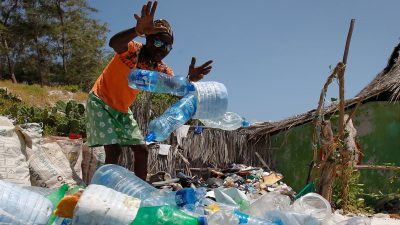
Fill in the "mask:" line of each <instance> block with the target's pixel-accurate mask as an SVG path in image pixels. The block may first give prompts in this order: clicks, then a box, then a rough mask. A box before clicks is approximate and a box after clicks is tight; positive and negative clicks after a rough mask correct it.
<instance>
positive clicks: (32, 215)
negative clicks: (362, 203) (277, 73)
mask: <svg viewBox="0 0 400 225" xmlns="http://www.w3.org/2000/svg"><path fill="white" fill-rule="evenodd" d="M103 164H104V149H102V148H88V147H87V146H85V145H84V144H83V143H82V139H80V138H78V139H71V138H64V137H42V127H41V125H40V124H35V123H33V124H23V125H18V126H14V125H12V123H11V121H8V120H7V119H5V118H1V117H0V224H49V225H51V224H64V225H67V224H107V225H110V224H134V225H138V224H170V225H172V224H177V225H180V224H182V225H183V224H193V225H196V224H199V225H200V224H210V225H213V224H218V225H224V224H267V225H300V224H310V225H313V224H325V225H330V224H340V225H345V224H348V225H355V224H370V221H369V220H368V219H366V218H361V217H355V218H352V219H350V220H344V219H343V220H341V221H334V222H333V220H332V213H331V208H330V205H329V203H328V202H327V201H326V200H325V199H323V198H322V197H321V196H319V195H318V194H315V193H305V192H304V193H298V194H296V193H295V192H294V191H293V190H292V189H291V188H290V187H289V186H288V185H286V184H285V183H283V182H282V181H281V180H282V178H283V176H282V174H279V173H276V172H274V171H271V170H269V169H268V168H259V167H249V166H246V165H236V164H234V165H232V166H231V167H230V168H228V169H210V177H208V178H207V179H203V178H202V177H196V176H194V177H190V176H187V175H185V174H183V173H178V174H177V176H176V178H173V177H172V176H171V175H169V174H167V173H165V172H160V173H157V174H155V175H153V176H151V177H149V181H150V183H151V184H152V185H151V184H149V183H147V182H145V181H143V180H141V179H139V178H138V177H136V176H135V175H134V173H132V172H131V171H129V170H127V169H125V168H123V167H120V166H117V165H103Z"/></svg>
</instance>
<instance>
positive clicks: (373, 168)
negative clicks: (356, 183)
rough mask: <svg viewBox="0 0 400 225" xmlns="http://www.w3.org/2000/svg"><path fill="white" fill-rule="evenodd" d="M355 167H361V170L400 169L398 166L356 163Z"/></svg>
mask: <svg viewBox="0 0 400 225" xmlns="http://www.w3.org/2000/svg"><path fill="white" fill-rule="evenodd" d="M355 169H363V170H400V166H380V165H356V166H355Z"/></svg>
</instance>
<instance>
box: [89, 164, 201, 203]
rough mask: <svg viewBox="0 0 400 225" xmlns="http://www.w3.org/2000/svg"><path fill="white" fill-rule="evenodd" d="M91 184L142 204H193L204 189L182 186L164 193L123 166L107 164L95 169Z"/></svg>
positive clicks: (199, 198)
mask: <svg viewBox="0 0 400 225" xmlns="http://www.w3.org/2000/svg"><path fill="white" fill-rule="evenodd" d="M91 183H92V184H100V185H104V186H106V187H109V188H112V189H114V190H116V191H119V192H121V193H124V194H127V195H129V196H132V197H135V198H139V199H141V200H142V206H146V205H147V206H150V205H152V206H155V205H158V206H160V205H172V206H179V207H181V206H184V205H187V204H195V203H196V202H198V201H199V200H201V199H202V198H204V196H205V194H206V192H205V191H204V189H201V188H197V189H193V188H184V189H182V190H179V191H176V192H169V193H167V194H165V193H164V192H162V191H161V190H159V189H156V188H155V187H153V186H151V185H150V184H148V183H147V182H145V181H143V180H142V179H140V178H139V177H137V176H135V174H134V173H132V172H131V171H129V170H127V169H125V168H124V167H121V166H118V165H114V164H108V165H104V166H101V167H100V168H99V169H97V170H96V172H95V173H94V175H93V177H92V182H91Z"/></svg>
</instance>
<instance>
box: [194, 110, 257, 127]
mask: <svg viewBox="0 0 400 225" xmlns="http://www.w3.org/2000/svg"><path fill="white" fill-rule="evenodd" d="M200 121H201V122H202V123H203V124H204V125H205V126H206V127H211V128H218V129H222V130H236V129H238V128H240V127H248V126H249V122H248V121H246V119H244V118H243V117H241V116H239V115H238V114H237V113H234V112H226V113H225V114H224V115H223V116H222V117H219V118H213V119H200Z"/></svg>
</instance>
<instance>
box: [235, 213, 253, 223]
mask: <svg viewBox="0 0 400 225" xmlns="http://www.w3.org/2000/svg"><path fill="white" fill-rule="evenodd" d="M234 213H235V216H236V217H237V218H238V219H239V224H242V223H247V222H249V215H247V214H245V213H242V212H240V211H239V210H235V212H234Z"/></svg>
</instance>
